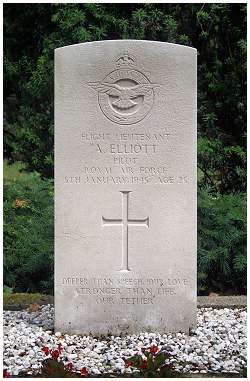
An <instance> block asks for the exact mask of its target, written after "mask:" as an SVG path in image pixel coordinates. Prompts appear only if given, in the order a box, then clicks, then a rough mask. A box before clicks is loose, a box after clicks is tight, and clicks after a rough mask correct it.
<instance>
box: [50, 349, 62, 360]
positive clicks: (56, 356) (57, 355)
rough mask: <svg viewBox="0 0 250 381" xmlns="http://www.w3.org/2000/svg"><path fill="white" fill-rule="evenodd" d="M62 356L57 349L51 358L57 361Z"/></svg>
mask: <svg viewBox="0 0 250 381" xmlns="http://www.w3.org/2000/svg"><path fill="white" fill-rule="evenodd" d="M59 355H60V352H59V351H58V350H57V349H56V350H55V351H52V352H51V357H52V358H53V359H54V360H57V359H58V357H59Z"/></svg>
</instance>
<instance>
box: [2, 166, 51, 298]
mask: <svg viewBox="0 0 250 381" xmlns="http://www.w3.org/2000/svg"><path fill="white" fill-rule="evenodd" d="M53 198H54V196H53V182H52V181H51V180H46V181H45V180H41V179H40V177H39V175H38V174H36V173H32V174H26V175H23V176H22V177H20V178H19V179H18V180H16V181H8V182H7V181H5V184H4V284H6V285H7V286H9V287H12V288H13V289H14V290H15V291H18V292H22V291H23V292H36V291H42V292H46V293H51V292H53V275H54V274H53V272H54V271H53V261H54V247H53V239H54V238H53V237H54V228H53V225H54V221H53V218H54V211H53Z"/></svg>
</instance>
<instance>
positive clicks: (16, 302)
mask: <svg viewBox="0 0 250 381" xmlns="http://www.w3.org/2000/svg"><path fill="white" fill-rule="evenodd" d="M52 301H53V297H52V296H50V295H45V294H40V293H35V294H28V293H13V294H10V293H4V294H3V305H4V308H6V307H15V309H19V308H20V309H22V308H26V307H28V306H29V305H30V304H39V305H40V304H47V303H52Z"/></svg>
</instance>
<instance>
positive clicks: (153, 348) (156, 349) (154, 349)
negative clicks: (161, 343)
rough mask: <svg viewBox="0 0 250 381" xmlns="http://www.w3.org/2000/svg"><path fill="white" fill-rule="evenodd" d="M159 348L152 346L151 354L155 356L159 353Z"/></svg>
mask: <svg viewBox="0 0 250 381" xmlns="http://www.w3.org/2000/svg"><path fill="white" fill-rule="evenodd" d="M158 350H159V349H158V347H157V345H152V347H151V348H150V353H152V355H155V354H156V353H157V352H158Z"/></svg>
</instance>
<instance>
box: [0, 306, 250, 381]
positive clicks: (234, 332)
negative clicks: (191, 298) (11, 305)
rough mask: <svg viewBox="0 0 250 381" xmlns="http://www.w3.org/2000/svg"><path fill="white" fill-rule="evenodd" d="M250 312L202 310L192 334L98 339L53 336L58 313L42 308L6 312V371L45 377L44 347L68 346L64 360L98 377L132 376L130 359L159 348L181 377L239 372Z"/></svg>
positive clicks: (245, 352) (63, 352) (242, 310)
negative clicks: (145, 349)
mask: <svg viewBox="0 0 250 381" xmlns="http://www.w3.org/2000/svg"><path fill="white" fill-rule="evenodd" d="M246 321H247V313H246V309H245V308H234V309H230V308H222V309H216V308H212V307H210V308H199V309H198V310H197V329H196V330H192V332H191V335H190V336H188V335H186V334H185V333H182V332H178V333H176V334H173V333H172V334H167V333H164V334H160V333H157V332H140V333H139V334H138V335H127V336H122V337H120V336H113V335H112V336H108V337H102V338H100V339H97V338H93V337H92V336H86V335H85V336H80V335H67V334H65V335H63V336H62V333H61V332H56V333H54V334H53V327H54V308H53V306H52V305H44V306H41V307H39V310H38V311H36V312H30V311H29V310H24V311H4V316H3V322H4V369H6V370H7V371H8V373H9V374H10V375H13V376H18V374H19V373H20V372H25V373H27V374H31V371H32V372H39V370H40V367H41V364H42V361H43V360H44V358H45V356H44V354H43V352H42V351H41V348H42V347H43V346H48V347H49V348H50V349H55V348H56V346H57V344H58V343H59V342H60V343H61V344H62V348H63V349H62V353H61V359H62V361H63V362H64V363H65V364H67V363H68V362H69V361H70V362H72V363H73V366H74V367H75V368H76V369H81V368H82V367H86V368H88V370H89V373H90V374H92V375H95V374H96V375H98V374H102V373H113V372H114V373H119V374H121V373H125V372H126V373H131V372H134V371H136V370H135V369H134V368H130V367H128V368H127V367H126V366H125V360H126V359H127V358H129V357H131V356H134V355H136V354H141V353H142V352H141V351H142V349H143V348H150V346H151V345H153V344H154V345H157V346H158V348H159V349H161V350H162V351H163V352H166V353H167V354H168V356H170V357H168V358H167V359H166V363H167V364H168V363H172V364H173V367H174V369H175V370H176V371H178V372H185V373H209V372H215V373H234V374H235V373H239V372H242V370H243V369H244V368H245V367H246V362H247V360H246V355H247V351H246V343H247V340H246Z"/></svg>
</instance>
